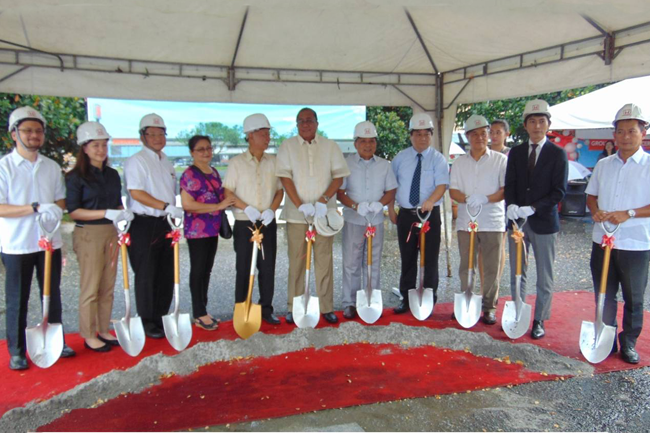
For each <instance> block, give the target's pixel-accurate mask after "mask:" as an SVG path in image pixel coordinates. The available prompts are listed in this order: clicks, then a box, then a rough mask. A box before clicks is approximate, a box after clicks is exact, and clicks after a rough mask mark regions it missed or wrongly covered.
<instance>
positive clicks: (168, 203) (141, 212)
mask: <svg viewBox="0 0 650 433" xmlns="http://www.w3.org/2000/svg"><path fill="white" fill-rule="evenodd" d="M140 140H141V141H142V144H143V147H142V150H141V151H140V152H138V153H136V154H135V155H133V156H132V157H130V158H128V159H127V160H126V161H125V162H124V177H125V181H126V189H127V190H128V197H127V204H128V208H129V210H131V211H133V213H134V214H135V218H134V219H133V221H132V222H131V229H130V230H129V233H130V234H131V247H130V248H129V259H130V261H131V267H132V268H133V272H134V273H135V300H136V304H137V307H138V315H140V317H142V322H143V324H144V331H145V334H147V336H148V337H151V338H163V337H164V336H165V333H164V332H163V324H162V316H163V315H165V314H167V312H168V310H169V306H170V305H171V301H172V298H173V290H174V250H173V249H172V248H171V239H170V238H167V234H168V233H169V232H170V230H171V227H170V226H169V224H168V223H167V215H171V216H172V217H173V218H182V217H183V209H181V208H179V207H176V206H175V204H176V171H175V170H174V167H173V165H172V164H171V162H169V160H168V159H167V156H166V155H165V154H164V153H163V151H162V150H163V148H164V147H165V145H166V144H167V139H166V128H165V122H164V121H163V119H162V117H160V116H158V115H157V114H153V113H152V114H147V115H146V116H144V117H143V118H142V120H140Z"/></svg>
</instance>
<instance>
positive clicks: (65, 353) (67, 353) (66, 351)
mask: <svg viewBox="0 0 650 433" xmlns="http://www.w3.org/2000/svg"><path fill="white" fill-rule="evenodd" d="M76 354H77V352H75V351H74V350H72V348H71V347H70V346H68V345H67V344H65V343H64V344H63V350H62V351H61V358H72V357H73V356H75V355H76Z"/></svg>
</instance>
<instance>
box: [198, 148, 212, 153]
mask: <svg viewBox="0 0 650 433" xmlns="http://www.w3.org/2000/svg"><path fill="white" fill-rule="evenodd" d="M194 152H198V153H205V152H207V153H212V148H211V147H195V148H194Z"/></svg>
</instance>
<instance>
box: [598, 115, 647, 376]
mask: <svg viewBox="0 0 650 433" xmlns="http://www.w3.org/2000/svg"><path fill="white" fill-rule="evenodd" d="M613 124H614V140H615V141H616V146H617V147H618V151H617V152H616V153H615V154H614V155H611V156H609V157H607V158H604V159H601V160H600V161H598V164H596V167H595V168H594V172H593V174H592V175H591V179H590V180H589V185H588V186H587V190H586V193H587V206H589V210H590V211H591V216H592V218H593V220H594V222H595V223H596V224H594V229H593V235H592V240H593V244H592V248H591V275H592V278H593V281H594V290H595V291H596V293H598V290H599V288H600V280H601V276H602V274H601V273H602V269H603V258H604V251H603V245H601V244H603V242H604V239H603V235H604V234H605V233H604V231H603V229H602V228H601V225H600V224H599V223H601V222H603V223H605V224H607V225H608V226H609V227H608V230H610V231H611V230H613V229H614V227H615V225H616V224H620V226H619V228H618V230H617V231H616V235H615V239H614V241H613V244H614V245H613V247H612V252H611V256H610V262H609V272H608V274H607V292H606V295H605V305H604V310H603V322H604V323H605V324H606V325H610V326H614V327H616V310H617V307H618V302H617V300H616V297H617V293H618V289H619V286H620V288H621V292H622V294H623V301H624V302H625V306H624V308H623V331H622V332H621V333H620V334H619V335H618V341H619V343H620V349H621V357H622V358H623V361H625V362H628V363H630V364H637V363H638V362H639V354H638V353H637V352H636V349H635V346H636V340H637V338H638V337H639V335H640V334H641V329H642V327H643V297H644V294H645V287H646V285H647V283H648V261H650V188H648V182H649V181H650V155H648V154H647V153H646V152H644V151H643V147H642V141H643V138H644V137H645V135H646V133H647V131H648V118H647V117H646V116H644V114H643V113H642V112H641V109H640V108H639V107H638V106H637V105H635V104H626V105H624V106H623V107H622V108H621V109H620V110H619V111H618V113H616V117H615V119H614V122H613ZM617 349H618V348H617V345H616V340H614V347H612V353H614V352H616V351H617Z"/></svg>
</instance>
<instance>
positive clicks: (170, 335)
mask: <svg viewBox="0 0 650 433" xmlns="http://www.w3.org/2000/svg"><path fill="white" fill-rule="evenodd" d="M162 319H163V328H164V329H165V337H167V341H169V344H171V346H172V347H173V348H174V349H176V350H177V351H179V352H180V351H182V350H184V349H185V348H186V347H187V345H188V344H190V340H191V339H192V323H191V322H190V315H189V314H187V313H184V314H178V315H175V314H174V313H172V314H168V315H166V316H163V318H162Z"/></svg>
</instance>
